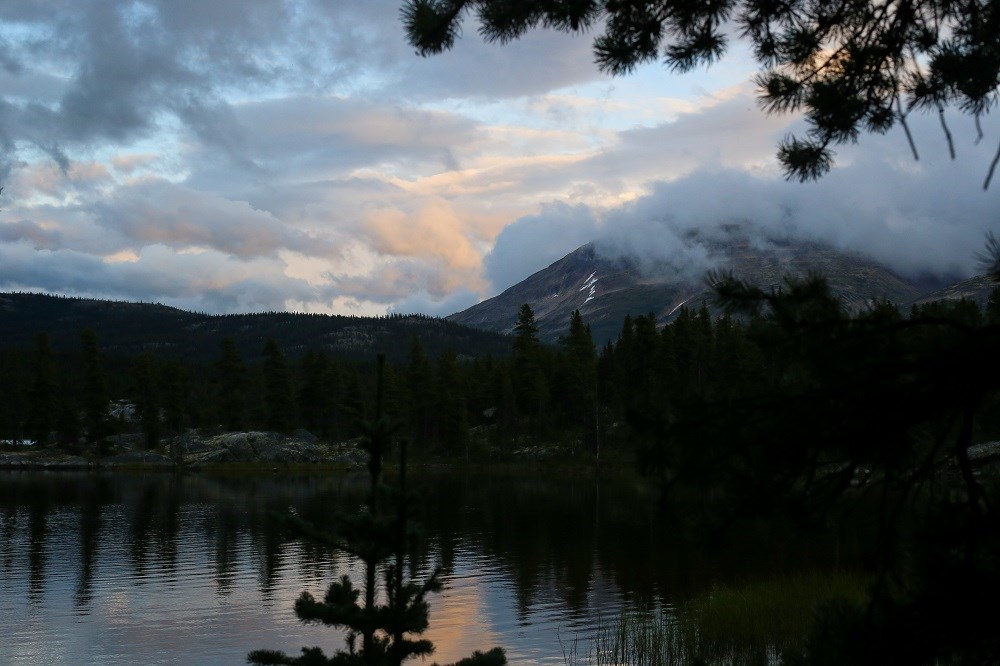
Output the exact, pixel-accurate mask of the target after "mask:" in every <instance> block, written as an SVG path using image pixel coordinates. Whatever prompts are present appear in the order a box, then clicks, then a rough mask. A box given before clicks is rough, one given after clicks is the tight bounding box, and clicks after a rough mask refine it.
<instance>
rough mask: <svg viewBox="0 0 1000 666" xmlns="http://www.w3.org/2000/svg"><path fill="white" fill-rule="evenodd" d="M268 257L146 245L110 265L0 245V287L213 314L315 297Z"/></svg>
mask: <svg viewBox="0 0 1000 666" xmlns="http://www.w3.org/2000/svg"><path fill="white" fill-rule="evenodd" d="M283 268H284V267H283V265H282V264H281V263H280V262H278V261H275V260H271V259H257V260H254V261H250V262H244V261H238V260H233V259H230V258H228V257H226V256H224V255H220V254H218V253H214V252H206V253H201V254H178V253H176V252H172V251H170V250H169V249H168V248H163V247H160V246H150V247H148V248H146V249H144V250H143V252H142V254H141V255H140V256H139V257H137V259H136V260H135V261H131V262H129V261H126V262H116V263H108V262H105V261H102V260H101V258H99V257H95V256H92V255H89V254H85V253H82V252H77V251H74V250H54V251H48V250H45V251H38V250H36V249H35V248H34V247H32V246H31V245H29V244H27V243H3V244H0V289H5V290H14V289H26V288H27V289H31V290H42V291H46V292H50V293H59V294H74V295H80V296H92V297H103V298H114V299H126V300H143V301H154V300H155V301H158V302H162V303H167V304H169V305H175V306H178V307H187V308H192V309H197V310H207V311H213V312H253V311H260V310H282V309H285V307H286V303H287V302H288V301H289V300H290V299H297V300H301V301H312V302H315V301H316V300H318V294H317V291H316V289H314V288H313V287H311V286H309V285H308V284H307V283H305V282H304V281H302V280H295V279H291V278H288V277H287V276H285V275H284V273H283Z"/></svg>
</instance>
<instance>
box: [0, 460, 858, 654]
mask: <svg viewBox="0 0 1000 666" xmlns="http://www.w3.org/2000/svg"><path fill="white" fill-rule="evenodd" d="M365 483H366V479H365V478H364V477H361V476H358V477H354V476H299V477H281V476H275V477H266V476H261V477H244V478H234V477H212V476H206V475H191V476H175V475H170V474H162V475H161V474H155V475H147V476H130V475H96V474H83V473H81V474H70V473H66V474H61V473H45V474H40V473H17V472H4V473H0V591H2V595H0V630H2V631H3V632H4V635H7V636H14V637H15V640H11V641H4V642H0V663H11V664H19V663H32V662H35V663H38V662H39V660H40V659H41V660H42V661H44V662H45V663H76V662H91V663H98V662H99V663H106V664H116V663H117V664H126V663H139V662H143V663H220V662H223V663H241V662H242V661H243V659H244V656H245V654H246V652H247V651H248V650H249V649H251V648H255V647H264V646H266V647H269V648H275V649H284V650H286V651H297V650H298V648H299V647H301V646H302V645H321V646H324V647H325V648H326V649H329V648H331V647H336V646H338V645H339V637H338V636H337V635H336V634H335V633H334V632H331V631H329V630H327V629H324V628H322V627H318V628H317V627H310V626H305V625H300V624H298V623H297V621H296V620H295V618H294V615H293V613H292V610H291V606H292V603H293V601H294V599H295V597H296V596H298V594H299V592H300V591H301V590H303V589H308V590H310V591H312V592H313V593H314V594H321V593H322V592H323V591H324V589H325V586H326V585H327V584H328V583H329V581H330V580H331V579H332V578H333V577H334V576H335V575H340V574H341V573H348V574H351V573H354V574H355V575H356V574H357V572H356V571H354V569H353V567H354V564H353V563H352V562H350V561H348V560H347V559H345V558H344V557H343V556H342V555H339V554H336V553H333V552H331V551H330V550H329V549H328V548H327V547H325V546H321V545H318V544H314V543H302V542H301V541H299V540H296V539H293V538H291V537H290V536H289V535H288V534H286V533H285V532H284V531H282V529H281V528H280V527H279V524H278V523H277V522H276V521H275V520H273V518H272V517H273V515H274V514H275V513H280V512H285V511H287V510H289V509H290V508H291V509H294V510H295V511H297V512H299V513H300V514H301V515H303V516H304V517H306V518H307V519H309V520H311V521H313V522H314V523H316V524H320V525H322V524H324V523H329V521H330V518H331V516H333V515H335V514H336V513H337V512H345V511H354V510H356V509H357V507H358V506H359V505H360V503H361V501H363V498H364V497H365V492H366V486H365ZM423 486H424V487H425V489H426V490H425V498H424V515H423V516H422V520H423V523H424V525H425V532H426V535H425V539H424V540H423V542H422V543H420V544H419V545H418V547H417V548H416V550H415V551H414V552H413V553H412V557H411V561H410V567H411V568H412V569H413V572H412V573H413V575H414V576H415V577H419V576H420V575H421V574H422V573H424V572H426V571H427V570H429V569H430V568H432V567H433V566H435V565H436V564H441V565H442V566H443V567H444V571H445V580H446V585H447V589H446V592H445V594H444V595H442V596H441V597H440V598H438V599H435V600H434V601H433V602H432V603H433V607H432V613H431V632H430V635H429V638H431V639H432V640H434V641H435V642H436V643H437V644H438V653H437V654H436V655H435V659H437V660H438V661H441V662H445V661H446V660H448V659H452V658H455V657H460V656H464V655H466V654H468V653H470V652H471V651H472V649H474V648H481V647H484V646H490V645H497V644H498V645H503V646H504V647H506V648H507V649H508V652H509V655H510V657H511V661H512V663H562V652H561V647H560V645H559V642H558V640H557V638H556V629H557V628H558V629H559V631H560V636H563V637H565V636H580V637H582V638H584V639H586V638H587V637H588V636H592V635H593V634H594V632H596V625H597V622H598V618H605V619H606V618H609V617H614V616H616V614H617V613H618V609H619V608H620V607H621V606H622V604H623V602H625V601H627V602H628V603H630V604H646V605H649V606H650V607H654V606H656V607H663V606H664V605H667V604H669V603H671V602H672V601H675V600H679V599H684V598H687V597H689V596H691V595H693V594H695V593H697V592H699V591H702V590H704V589H707V588H708V587H710V586H711V585H712V584H715V583H720V582H734V581H735V582H738V581H741V580H748V579H753V578H755V577H760V576H766V575H768V574H773V573H776V572H782V573H787V572H789V571H795V570H808V569H815V568H823V567H831V566H833V565H834V564H835V558H837V557H839V558H841V559H851V558H855V557H857V553H858V552H859V550H860V546H859V543H858V541H857V539H859V538H860V537H858V536H852V537H851V538H850V539H845V538H840V537H838V536H837V535H836V534H832V533H819V534H812V535H809V536H808V538H791V536H790V534H782V533H780V532H779V531H776V530H775V528H774V526H773V525H772V526H758V527H755V526H752V525H750V526H744V527H743V528H741V530H738V531H735V532H733V533H731V534H730V535H729V536H728V537H727V538H726V539H724V540H722V541H719V542H718V543H716V544H715V545H714V547H712V548H709V549H705V547H704V546H703V545H701V544H699V543H698V542H697V541H696V540H693V539H690V538H688V537H687V536H685V535H684V533H683V532H681V531H679V530H672V529H669V528H667V527H665V525H664V524H663V522H662V520H661V519H660V518H659V517H658V514H657V511H656V495H655V493H654V492H652V490H651V489H649V488H646V487H644V486H642V485H641V484H636V483H634V482H631V481H628V482H626V481H620V482H610V481H603V482H602V483H601V484H600V485H598V484H597V483H596V482H595V481H594V480H593V479H588V478H579V479H573V478H561V479H558V480H554V479H544V478H527V479H526V478H513V477H485V476H480V477H462V476H449V475H442V474H438V475H434V476H426V478H425V479H424V482H423ZM67 655H71V656H72V658H67Z"/></svg>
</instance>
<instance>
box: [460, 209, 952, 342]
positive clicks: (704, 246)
mask: <svg viewBox="0 0 1000 666" xmlns="http://www.w3.org/2000/svg"><path fill="white" fill-rule="evenodd" d="M685 242H686V243H690V246H689V247H686V248H679V249H676V250H675V251H673V252H670V251H667V250H669V248H665V249H664V251H663V252H662V253H659V254H658V253H657V252H656V249H657V248H646V252H645V254H646V257H645V258H643V257H640V256H638V254H637V253H636V252H634V251H630V250H629V249H628V247H627V246H625V245H616V244H610V243H607V242H601V243H596V242H591V243H587V244H586V245H582V246H581V247H579V248H577V249H575V250H573V251H572V252H570V253H569V254H567V255H566V256H565V257H563V258H562V259H559V260H558V261H555V262H553V263H552V264H551V265H549V266H548V267H547V268H544V269H542V270H540V271H538V272H537V273H535V274H533V275H531V276H530V277H528V278H526V279H525V280H523V281H521V282H519V283H518V284H515V285H514V286H512V287H510V288H509V289H507V290H505V291H504V292H503V293H501V294H499V295H497V296H494V297H493V298H490V299H487V300H485V301H483V302H481V303H479V304H477V305H474V306H472V307H471V308H468V309H467V310H463V311H462V312H457V313H455V314H453V315H450V316H449V317H447V319H449V320H451V321H455V322H458V323H461V324H465V325H467V326H473V327H476V328H484V329H487V330H493V331H499V332H502V333H509V332H511V331H512V330H513V328H514V325H515V323H516V322H517V311H518V308H519V307H520V306H521V304H523V303H528V304H529V305H530V306H531V308H532V310H534V312H535V318H536V321H537V322H538V326H539V334H540V336H541V337H542V339H543V340H547V341H550V342H551V341H555V340H557V339H558V337H559V336H560V335H563V334H565V332H566V330H567V328H568V326H569V320H570V316H571V315H572V313H573V311H574V310H577V309H579V310H580V312H581V314H582V315H583V318H584V321H586V322H587V323H588V324H589V325H590V327H591V331H592V333H593V336H594V341H595V342H596V343H597V344H598V345H601V344H603V343H604V342H605V341H607V340H610V339H613V338H614V336H616V335H617V334H618V332H619V331H620V329H621V324H622V320H623V319H624V318H625V315H633V316H634V315H639V314H647V313H653V314H654V315H655V316H656V318H657V321H658V322H659V323H661V324H663V323H666V322H668V321H671V320H672V319H673V318H675V317H676V316H677V315H678V313H679V312H680V309H681V307H683V306H687V307H700V306H701V304H702V303H706V304H709V305H711V303H712V300H713V293H712V292H711V289H710V288H709V287H708V284H707V282H706V280H705V275H706V272H707V271H708V270H709V269H721V270H726V271H731V272H732V273H733V274H734V275H735V276H736V277H738V278H740V279H743V280H746V281H748V282H750V283H752V284H755V285H757V286H760V287H762V288H765V289H766V288H771V287H777V286H778V285H780V284H781V282H782V280H783V279H784V277H785V276H787V275H795V276H803V275H806V274H807V273H810V272H815V273H819V274H821V275H824V276H825V277H826V278H827V280H828V282H829V284H830V287H831V289H832V290H833V293H834V294H836V295H837V296H838V297H839V298H841V300H842V301H843V302H844V304H845V305H846V306H847V307H848V308H850V309H854V310H857V309H860V308H862V307H865V306H866V305H868V304H869V303H871V302H872V301H873V300H875V299H879V298H888V299H889V300H891V301H893V302H894V303H897V304H900V305H909V304H910V303H913V302H915V301H916V300H918V299H919V298H920V297H921V295H922V294H923V292H924V291H925V290H926V285H924V284H920V285H918V284H916V283H915V282H913V281H911V280H908V279H906V278H903V277H901V276H899V275H897V274H896V273H894V272H893V271H892V270H890V269H889V268H887V267H886V266H883V265H882V264H879V263H878V262H876V261H874V260H872V259H870V258H867V257H864V256H862V255H860V254H853V253H847V252H842V251H839V250H836V249H834V248H832V247H830V246H827V245H823V244H821V243H817V242H813V241H805V240H797V239H790V238H758V237H755V236H753V235H751V234H750V233H748V231H747V230H746V229H744V228H742V227H740V226H739V225H727V226H725V227H719V228H716V229H712V230H709V231H705V232H692V233H691V234H689V237H686V238H685ZM933 286H934V287H942V286H943V285H941V284H938V285H933ZM962 293H964V292H962Z"/></svg>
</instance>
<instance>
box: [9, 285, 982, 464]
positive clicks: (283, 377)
mask: <svg viewBox="0 0 1000 666" xmlns="http://www.w3.org/2000/svg"><path fill="white" fill-rule="evenodd" d="M789 296H790V295H789V294H786V296H785V298H786V299H787V298H788V297H789ZM806 296H808V294H807V295H803V294H794V297H795V298H800V299H804V298H806ZM816 296H817V295H816V294H813V295H812V296H811V297H816ZM824 298H825V300H823V299H820V300H816V301H815V302H812V303H811V304H810V305H808V306H806V305H799V306H797V307H800V308H803V309H804V308H807V307H812V308H816V309H817V312H816V313H813V314H814V315H816V314H822V313H823V312H825V314H824V316H828V317H832V319H831V321H834V320H836V321H849V320H851V318H850V317H849V316H848V315H847V313H845V312H844V311H843V310H842V309H840V306H839V304H838V303H836V301H835V300H834V299H832V297H829V295H828V294H827V295H826V296H825V297H824ZM807 300H808V299H807ZM814 300H815V299H814ZM805 302H806V301H803V303H805ZM998 302H1000V297H998V294H997V291H996V290H995V291H994V293H993V294H992V296H991V297H990V299H989V301H988V303H987V305H986V307H985V309H981V308H980V307H979V306H977V305H976V303H974V302H972V301H957V302H952V303H944V302H939V303H932V304H926V305H921V306H915V307H914V308H913V309H912V310H911V312H909V313H908V314H907V315H905V316H904V315H903V314H901V313H899V312H898V311H897V309H896V308H895V306H893V305H892V304H891V303H888V302H881V303H877V304H874V305H873V306H872V308H871V309H870V311H869V312H866V313H862V315H860V316H859V317H858V321H884V322H897V323H899V324H900V325H903V324H902V323H903V322H909V324H906V325H903V329H902V330H903V335H905V336H909V337H908V338H907V340H909V338H913V339H916V338H918V337H919V338H920V339H921V340H924V339H926V340H924V341H923V342H921V343H920V344H924V345H929V346H930V347H933V346H934V345H935V344H939V343H940V341H938V342H935V340H937V338H942V339H944V338H947V337H948V336H953V335H954V332H953V331H952V330H951V329H950V328H949V326H948V325H944V324H940V323H934V322H938V320H941V321H949V322H955V323H956V325H957V324H960V325H961V326H967V327H972V328H973V329H974V328H977V327H982V326H986V325H988V324H989V323H991V322H992V323H993V324H995V323H996V322H997V320H998V317H1000V314H998V313H1000V305H998ZM823 308H825V309H826V310H825V311H824V310H823ZM782 316H784V315H782V314H781V312H775V311H766V312H764V311H762V312H756V313H750V314H748V313H736V312H734V313H731V314H723V315H721V316H716V317H713V316H712V315H711V313H710V311H709V309H708V307H707V305H706V304H702V305H701V306H700V307H698V308H687V307H682V308H680V309H679V314H678V316H677V317H676V318H675V319H674V320H673V321H672V322H670V323H669V324H667V325H665V326H660V325H658V323H657V320H656V317H655V315H654V314H652V313H650V314H648V315H639V316H635V317H626V318H625V320H624V321H623V324H622V328H621V331H620V333H619V335H618V336H617V339H616V340H614V341H609V342H608V343H607V344H606V345H604V347H603V348H601V349H600V350H598V349H596V348H595V345H594V343H593V340H592V338H591V335H590V330H589V328H588V326H587V325H586V323H585V322H584V321H583V318H582V316H581V314H580V313H579V311H577V312H574V313H573V314H572V316H571V317H570V321H569V325H568V327H567V329H566V332H565V334H564V335H563V336H562V337H561V338H560V340H559V342H558V343H557V344H556V345H546V344H543V343H542V342H541V341H540V340H539V337H538V326H537V323H536V321H535V317H534V313H533V312H532V310H531V308H530V306H529V305H527V304H525V305H523V306H522V307H521V309H520V311H519V313H518V321H517V324H516V326H515V328H514V331H513V335H512V336H511V337H510V353H509V355H507V356H503V357H493V356H486V357H482V358H470V357H465V356H458V355H457V354H455V353H454V352H452V351H444V352H441V353H439V354H437V355H436V356H435V355H432V354H429V353H428V352H427V351H425V348H424V346H423V343H422V340H421V339H420V338H419V337H418V336H413V337H412V338H411V341H410V345H409V349H408V350H407V352H406V354H405V358H406V360H405V361H403V362H396V363H389V364H387V365H386V369H385V386H386V388H385V394H386V409H387V412H388V413H391V414H394V415H395V416H396V417H397V418H399V419H400V420H401V421H402V422H403V423H404V428H403V430H402V432H401V435H402V436H404V437H406V438H407V439H408V440H409V441H410V443H411V444H412V448H411V451H412V452H413V455H415V456H417V457H427V456H433V457H441V458H468V457H470V456H471V457H476V458H483V457H501V458H502V457H506V456H509V455H511V454H513V453H514V452H515V451H517V450H519V449H524V448H525V447H528V446H531V445H537V444H541V443H549V444H555V445H557V447H556V448H557V450H561V451H563V452H564V453H567V454H574V455H580V456H598V455H600V454H601V452H602V451H603V452H604V453H605V454H607V453H611V454H617V453H624V454H629V455H630V454H632V453H636V452H637V453H640V454H642V452H643V451H644V450H645V449H648V447H646V445H645V444H643V443H642V442H643V440H644V434H643V433H644V432H647V431H648V430H649V423H650V422H651V421H656V422H658V423H659V424H660V425H661V426H662V425H663V424H667V423H674V422H676V421H677V420H678V419H680V418H681V417H682V416H683V415H684V414H690V413H691V412H693V411H698V410H699V409H702V408H704V407H705V406H706V405H720V404H721V405H727V404H728V405H736V404H737V403H738V402H739V401H740V400H745V399H749V398H751V397H759V396H761V395H763V394H764V393H766V392H767V391H770V390H776V388H777V387H779V386H781V385H782V383H783V382H786V381H788V377H789V376H792V375H794V373H795V372H798V371H800V369H796V368H795V367H789V364H790V363H792V361H790V359H791V358H792V357H791V356H790V354H789V348H790V347H789V346H788V345H777V344H776V343H775V339H776V338H781V337H782V335H785V336H786V337H787V336H788V334H787V332H785V333H781V327H782V325H783V324H782V321H781V317H782ZM921 322H923V323H921ZM813 334H815V331H814V332H813ZM792 337H793V338H794V337H795V336H792ZM786 342H794V340H786ZM897 342H898V341H897ZM899 343H900V344H903V343H902V342H899ZM905 344H916V343H915V342H911V341H907V342H905ZM793 346H794V345H793ZM843 353H844V354H845V355H854V356H855V357H856V358H841V359H837V360H836V363H839V364H841V365H847V366H850V365H852V364H855V363H856V362H857V358H861V357H867V356H869V355H870V354H869V353H868V352H864V351H862V350H860V349H845V350H844V352H843ZM399 356H402V354H398V353H397V357H399ZM831 362H834V361H831ZM371 370H372V368H371V367H370V363H364V362H357V361H351V360H344V359H339V358H335V357H332V356H330V355H328V354H327V353H325V352H324V351H323V350H322V349H308V350H306V351H305V352H304V353H302V354H301V356H299V357H297V358H296V357H292V356H290V355H288V354H286V352H285V351H284V350H283V349H282V348H281V347H280V346H279V344H278V343H277V342H276V341H275V339H274V338H268V339H267V341H266V342H265V344H264V345H263V347H262V349H261V352H260V355H259V356H257V357H256V358H254V359H253V360H247V359H245V358H244V356H243V355H242V354H241V352H240V350H239V348H238V347H237V345H236V344H234V342H233V340H232V339H230V338H224V339H222V340H220V341H219V343H218V348H217V355H216V358H215V359H214V360H213V361H212V362H209V363H203V362H196V361H192V362H188V361H184V360H181V359H177V358H170V357H161V356H158V355H157V354H156V353H155V350H153V351H150V352H148V353H144V354H140V355H135V356H120V355H110V354H106V353H104V352H103V351H102V349H101V344H100V340H98V338H97V335H96V334H95V333H94V332H93V331H92V330H84V331H81V332H80V334H79V347H78V350H77V351H76V352H59V353H57V352H55V351H53V349H52V345H51V343H50V339H49V336H48V334H47V333H39V334H38V335H37V337H36V339H35V344H34V346H33V347H32V348H31V349H6V350H3V351H0V375H2V376H3V377H4V380H3V382H0V439H2V440H31V441H34V442H36V443H37V445H38V446H55V445H58V446H61V447H63V448H69V449H78V450H90V449H94V448H95V447H98V445H103V444H106V443H108V441H109V438H112V440H111V441H113V437H112V436H114V435H120V434H123V433H136V432H139V433H142V434H144V435H145V438H144V439H145V446H146V447H147V448H156V447H157V446H158V445H159V444H160V443H161V442H162V441H163V439H164V438H166V437H170V436H173V435H177V434H180V433H182V432H185V431H186V430H187V429H189V428H199V429H201V430H203V431H206V432H221V431H238V430H251V429H253V430H268V431H276V432H283V433H292V432H294V431H296V430H299V429H305V430H308V431H309V432H310V433H313V434H314V435H316V436H318V437H319V438H321V439H323V440H327V441H340V440H345V439H349V438H352V437H356V436H357V435H358V434H359V433H358V432H357V430H356V425H355V421H356V420H357V419H358V418H365V417H366V416H367V415H366V414H365V409H366V408H365V401H364V400H363V399H362V398H361V396H365V395H369V394H370V393H371V390H372V386H371V381H372V379H371V377H372V372H371ZM109 407H110V408H109ZM976 427H977V428H979V429H984V428H986V429H989V428H991V427H992V426H991V425H990V424H989V423H987V422H981V423H977V424H976Z"/></svg>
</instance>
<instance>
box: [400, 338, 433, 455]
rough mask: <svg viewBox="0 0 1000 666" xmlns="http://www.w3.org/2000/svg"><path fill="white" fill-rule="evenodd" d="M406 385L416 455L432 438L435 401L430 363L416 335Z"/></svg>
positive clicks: (411, 347)
mask: <svg viewBox="0 0 1000 666" xmlns="http://www.w3.org/2000/svg"><path fill="white" fill-rule="evenodd" d="M406 383H407V389H408V391H409V396H410V399H409V403H408V404H409V422H410V437H411V438H412V439H411V441H412V442H413V446H414V447H416V450H417V452H418V453H422V452H424V451H426V449H427V446H428V445H429V443H430V441H431V438H432V436H433V432H434V430H433V424H432V419H433V405H434V402H435V400H436V390H435V386H434V377H433V373H432V370H431V363H430V361H429V360H428V359H427V355H426V354H425V353H424V347H423V345H422V344H420V338H419V337H417V336H416V335H414V336H413V338H412V340H411V341H410V359H409V363H408V365H407V372H406Z"/></svg>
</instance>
